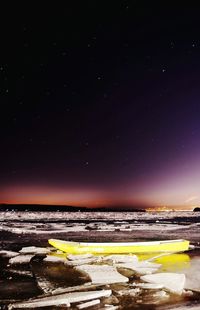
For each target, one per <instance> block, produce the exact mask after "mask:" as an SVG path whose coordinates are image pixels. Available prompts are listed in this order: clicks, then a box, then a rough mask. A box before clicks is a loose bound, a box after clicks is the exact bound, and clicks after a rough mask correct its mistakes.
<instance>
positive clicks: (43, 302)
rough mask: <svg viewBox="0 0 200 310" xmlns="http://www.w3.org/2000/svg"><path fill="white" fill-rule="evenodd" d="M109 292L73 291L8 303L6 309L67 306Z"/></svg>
mask: <svg viewBox="0 0 200 310" xmlns="http://www.w3.org/2000/svg"><path fill="white" fill-rule="evenodd" d="M111 293H112V291H111V290H101V291H89V292H75V293H67V294H61V295H54V296H51V297H44V298H38V299H34V300H31V301H26V302H19V303H15V304H10V305H9V307H8V309H9V310H11V309H24V308H26V309H31V308H37V307H49V306H59V305H65V306H68V307H69V306H70V303H75V302H81V301H86V300H92V299H98V298H101V297H109V296H110V295H111Z"/></svg>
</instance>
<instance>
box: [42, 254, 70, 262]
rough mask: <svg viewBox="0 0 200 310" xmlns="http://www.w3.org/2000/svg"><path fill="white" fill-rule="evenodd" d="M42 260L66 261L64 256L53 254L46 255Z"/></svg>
mask: <svg viewBox="0 0 200 310" xmlns="http://www.w3.org/2000/svg"><path fill="white" fill-rule="evenodd" d="M43 261H44V262H48V263H64V262H66V261H67V259H66V258H64V257H59V256H54V255H47V256H46V257H45V258H44V259H43Z"/></svg>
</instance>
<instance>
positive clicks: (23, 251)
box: [19, 246, 50, 254]
mask: <svg viewBox="0 0 200 310" xmlns="http://www.w3.org/2000/svg"><path fill="white" fill-rule="evenodd" d="M19 252H20V253H21V254H48V253H49V252H50V250H49V249H47V248H40V247H36V246H28V247H24V248H22V249H21V250H20V251H19Z"/></svg>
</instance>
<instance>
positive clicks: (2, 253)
mask: <svg viewBox="0 0 200 310" xmlns="http://www.w3.org/2000/svg"><path fill="white" fill-rule="evenodd" d="M17 255H19V253H18V252H13V251H6V250H1V251H0V256H3V257H7V258H12V257H15V256H17Z"/></svg>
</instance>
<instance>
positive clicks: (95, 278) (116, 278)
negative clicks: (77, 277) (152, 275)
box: [76, 265, 128, 284]
mask: <svg viewBox="0 0 200 310" xmlns="http://www.w3.org/2000/svg"><path fill="white" fill-rule="evenodd" d="M76 270H78V271H81V272H84V273H86V274H87V275H88V276H89V277H90V279H91V281H92V283H94V284H97V283H105V284H108V283H109V284H110V283H120V282H128V278H127V277H124V276H123V275H121V274H120V273H119V272H118V271H117V270H116V268H115V267H113V266H108V265H82V266H78V267H76Z"/></svg>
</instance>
